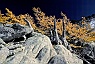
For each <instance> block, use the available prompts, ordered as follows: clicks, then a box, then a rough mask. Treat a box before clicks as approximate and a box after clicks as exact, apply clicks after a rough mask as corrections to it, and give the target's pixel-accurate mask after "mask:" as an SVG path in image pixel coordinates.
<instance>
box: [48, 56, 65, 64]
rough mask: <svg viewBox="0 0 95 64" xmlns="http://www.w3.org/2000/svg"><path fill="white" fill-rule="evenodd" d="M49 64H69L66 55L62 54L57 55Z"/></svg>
mask: <svg viewBox="0 0 95 64" xmlns="http://www.w3.org/2000/svg"><path fill="white" fill-rule="evenodd" d="M48 64H67V63H66V61H65V59H64V57H63V56H61V55H56V56H54V57H53V58H51V59H50V61H49V63H48Z"/></svg>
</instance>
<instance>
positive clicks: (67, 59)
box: [0, 24, 83, 64]
mask: <svg viewBox="0 0 95 64" xmlns="http://www.w3.org/2000/svg"><path fill="white" fill-rule="evenodd" d="M8 26H10V25H7V27H8ZM14 26H15V27H13V26H11V27H12V28H13V29H14V31H15V32H21V31H18V30H19V29H20V30H21V28H22V26H21V27H19V26H20V25H18V24H17V25H14ZM17 27H18V28H17ZM16 30H17V31H16ZM25 30H26V29H25ZM22 31H23V28H22ZM26 32H27V34H29V33H30V34H29V37H28V38H27V39H26V40H25V41H24V42H21V41H18V42H14V41H13V42H11V41H9V42H8V43H6V42H4V41H3V39H0V64H83V61H82V60H81V59H79V58H78V57H77V56H76V55H75V54H72V53H71V52H70V51H69V50H67V48H65V47H64V46H63V45H52V44H51V41H50V39H49V37H47V36H45V35H42V34H40V33H36V32H31V31H30V30H29V31H28V29H27V31H26ZM15 36H16V35H15ZM17 36H18V35H17ZM21 36H23V35H21Z"/></svg>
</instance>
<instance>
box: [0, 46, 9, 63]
mask: <svg viewBox="0 0 95 64" xmlns="http://www.w3.org/2000/svg"><path fill="white" fill-rule="evenodd" d="M8 55H9V49H8V48H6V47H4V48H1V49H0V64H2V63H3V62H4V61H6V58H7V56H8Z"/></svg>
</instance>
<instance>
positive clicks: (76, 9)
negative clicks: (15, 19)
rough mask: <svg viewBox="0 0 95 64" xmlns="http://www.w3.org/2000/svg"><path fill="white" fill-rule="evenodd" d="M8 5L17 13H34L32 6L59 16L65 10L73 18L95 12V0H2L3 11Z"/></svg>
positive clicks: (0, 0) (0, 7)
mask: <svg viewBox="0 0 95 64" xmlns="http://www.w3.org/2000/svg"><path fill="white" fill-rule="evenodd" d="M6 7H7V8H9V9H10V10H12V11H13V13H15V14H16V15H18V14H21V13H22V14H24V13H29V14H33V12H32V8H33V7H40V8H41V9H42V11H43V12H45V13H46V15H56V17H57V18H58V17H60V12H61V11H63V12H64V13H65V14H66V15H67V16H68V18H70V19H71V20H79V19H81V17H82V16H89V15H92V14H95V0H26V1H24V0H19V1H17V0H8V1H7V0H0V9H1V10H2V12H3V13H5V8H6Z"/></svg>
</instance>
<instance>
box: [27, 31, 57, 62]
mask: <svg viewBox="0 0 95 64" xmlns="http://www.w3.org/2000/svg"><path fill="white" fill-rule="evenodd" d="M25 46H26V52H27V56H29V57H32V58H36V59H38V60H39V62H40V63H42V62H45V63H47V62H48V61H49V59H50V58H51V57H53V56H54V55H56V52H55V50H54V48H53V47H52V44H51V42H50V39H49V38H48V37H47V36H45V35H41V34H40V33H33V36H32V37H30V38H28V39H27V40H26V42H25ZM53 50H54V51H53Z"/></svg>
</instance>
